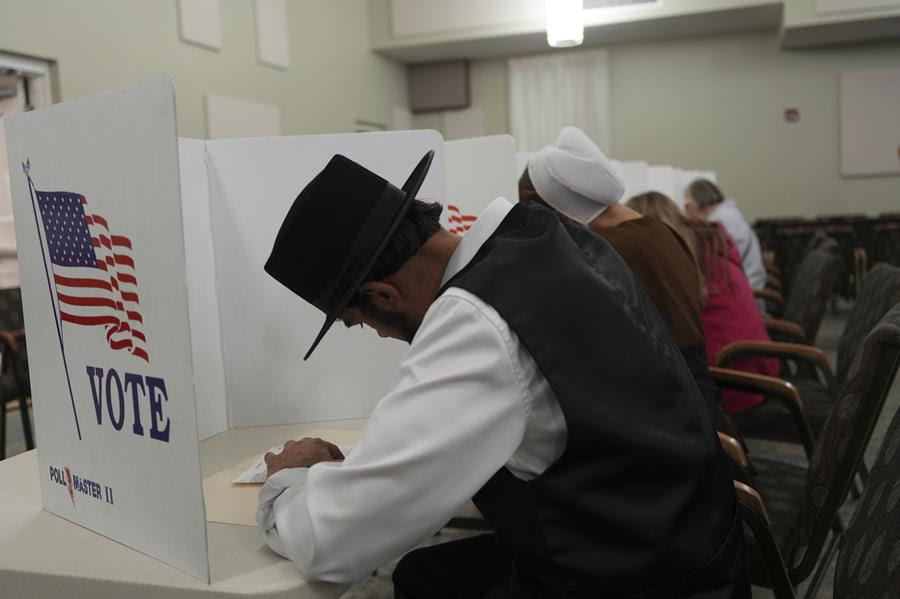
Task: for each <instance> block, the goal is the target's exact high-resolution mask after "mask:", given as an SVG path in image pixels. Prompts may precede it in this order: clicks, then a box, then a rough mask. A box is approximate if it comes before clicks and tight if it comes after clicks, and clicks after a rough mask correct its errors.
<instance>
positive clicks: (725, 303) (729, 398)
mask: <svg viewBox="0 0 900 599" xmlns="http://www.w3.org/2000/svg"><path fill="white" fill-rule="evenodd" d="M628 207H629V208H632V209H634V210H636V211H638V212H640V213H641V214H643V215H645V216H652V217H654V218H657V219H659V220H661V221H662V222H664V223H666V224H667V225H669V226H670V227H672V228H673V229H674V230H675V231H676V232H677V233H678V234H679V235H681V237H682V238H683V239H684V240H685V241H686V242H687V243H688V246H689V247H690V248H691V250H692V251H693V253H694V256H696V258H697V268H698V270H699V272H700V276H701V278H702V279H703V281H704V285H705V294H704V303H703V311H702V313H701V320H702V322H703V336H704V337H705V338H706V352H707V354H708V355H709V358H710V365H712V361H713V359H714V358H715V356H716V354H718V353H719V350H721V349H722V348H723V347H725V346H726V345H728V344H729V343H732V342H734V341H769V334H768V332H767V331H766V325H765V324H763V319H762V314H761V313H760V311H759V309H758V308H757V305H756V300H755V299H754V297H753V290H752V289H750V283H748V282H747V277H746V276H744V269H743V268H741V257H740V255H739V254H738V251H737V248H735V247H734V243H733V242H732V241H731V237H729V236H728V233H726V232H725V230H724V229H723V228H722V225H720V224H718V223H712V224H706V223H702V222H699V221H691V220H690V219H688V218H687V217H686V216H685V215H684V214H682V212H681V210H679V209H678V206H677V205H676V204H675V202H673V201H672V200H671V199H670V198H669V197H667V196H665V195H663V194H661V193H658V192H655V191H651V192H649V193H645V194H641V195H638V196H635V197H633V198H631V199H630V200H628ZM731 367H732V368H736V369H738V370H743V371H746V372H753V373H757V374H764V375H767V376H777V375H778V372H779V370H780V366H779V363H778V360H777V359H776V358H758V357H748V358H738V359H737V360H735V361H734V362H733V363H732V364H731ZM762 401H763V397H762V395H759V394H757V393H744V392H742V391H734V390H731V389H725V390H723V391H722V403H723V404H724V406H725V411H726V412H728V413H729V414H737V413H738V412H743V411H744V410H747V409H749V408H752V407H753V406H755V405H757V404H759V403H762Z"/></svg>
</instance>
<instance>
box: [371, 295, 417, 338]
mask: <svg viewBox="0 0 900 599" xmlns="http://www.w3.org/2000/svg"><path fill="white" fill-rule="evenodd" d="M360 309H361V310H362V311H363V313H364V314H366V316H371V317H372V318H374V319H375V320H377V321H378V322H380V323H381V324H382V325H384V326H386V327H390V328H392V329H394V330H395V331H397V332H398V333H400V336H401V339H402V340H403V341H406V342H407V343H412V340H413V337H415V336H416V331H418V330H419V325H420V324H422V323H420V322H416V321H415V320H413V318H412V317H411V316H409V315H408V314H406V313H404V312H392V311H390V310H383V309H381V308H379V307H378V306H375V305H373V304H372V303H370V302H367V301H363V303H362V305H361V306H360Z"/></svg>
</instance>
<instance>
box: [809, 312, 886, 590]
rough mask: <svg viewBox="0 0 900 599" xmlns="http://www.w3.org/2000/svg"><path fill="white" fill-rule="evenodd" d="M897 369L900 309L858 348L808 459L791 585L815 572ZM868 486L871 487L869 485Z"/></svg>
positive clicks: (876, 326)
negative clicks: (801, 544)
mask: <svg viewBox="0 0 900 599" xmlns="http://www.w3.org/2000/svg"><path fill="white" fill-rule="evenodd" d="M898 366H900V304H897V305H895V306H894V307H893V308H891V310H890V311H888V313H887V314H885V315H884V316H883V317H882V319H881V320H880V321H879V322H878V324H877V325H875V327H874V328H873V329H872V331H871V332H870V333H869V334H868V335H867V336H866V339H865V341H864V342H863V346H862V351H860V352H859V355H857V356H856V359H855V360H854V361H853V364H852V366H851V367H850V372H849V374H848V375H847V378H846V380H845V381H844V382H843V384H842V385H841V390H840V392H839V393H838V398H837V400H836V401H835V403H834V405H833V406H832V408H831V412H830V413H829V415H828V420H826V422H825V426H824V427H823V428H822V432H821V433H820V434H819V438H818V440H817V441H816V448H815V450H814V451H813V454H812V456H811V457H810V463H809V473H808V475H807V481H806V497H805V502H804V506H803V515H802V519H801V525H802V527H803V532H804V533H805V535H804V536H805V537H806V539H807V549H806V551H804V553H803V557H802V559H801V561H800V563H798V564H797V565H796V567H795V570H796V573H795V574H794V575H792V576H791V578H792V579H794V580H803V579H805V578H806V576H808V575H809V573H810V572H812V570H813V569H814V568H815V565H816V561H817V560H818V557H819V554H820V552H821V549H822V546H823V545H824V544H825V540H826V538H827V536H828V532H829V530H831V527H832V524H833V523H834V518H835V516H836V515H837V512H838V510H839V509H840V507H841V505H842V504H843V503H844V499H845V498H846V496H847V491H848V490H849V488H850V483H851V481H852V480H853V477H854V476H855V474H856V472H857V471H858V470H859V464H860V462H861V460H862V456H863V452H864V451H865V449H866V445H868V443H869V439H870V438H871V437H872V430H873V429H874V427H875V423H876V422H877V420H878V415H879V414H880V413H881V410H882V408H883V406H884V401H885V399H886V398H887V395H888V392H889V391H890V388H891V384H892V383H893V381H894V376H895V375H896V373H897V367H898ZM870 484H871V483H870Z"/></svg>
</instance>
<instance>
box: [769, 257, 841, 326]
mask: <svg viewBox="0 0 900 599" xmlns="http://www.w3.org/2000/svg"><path fill="white" fill-rule="evenodd" d="M840 267H841V261H840V259H839V258H838V257H836V256H835V255H834V254H831V253H829V252H824V251H821V250H813V251H811V252H807V254H806V256H805V257H804V258H803V262H801V263H800V266H799V267H798V268H797V273H796V275H794V278H793V279H792V281H791V287H790V292H789V293H788V296H787V298H786V299H785V302H784V310H783V311H782V313H781V318H783V319H785V320H790V321H792V322H796V323H797V324H799V325H800V326H801V327H803V331H804V332H805V333H806V340H807V343H815V340H816V336H817V335H818V334H819V326H820V325H821V324H822V319H823V318H825V310H826V309H827V308H828V300H829V299H831V293H832V291H833V290H834V283H835V281H836V279H837V275H838V270H839V269H840Z"/></svg>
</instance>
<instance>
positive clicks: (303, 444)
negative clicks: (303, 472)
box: [264, 438, 344, 476]
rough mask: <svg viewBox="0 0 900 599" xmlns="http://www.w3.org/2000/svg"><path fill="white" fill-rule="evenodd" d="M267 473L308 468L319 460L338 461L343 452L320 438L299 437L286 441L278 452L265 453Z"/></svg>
mask: <svg viewBox="0 0 900 599" xmlns="http://www.w3.org/2000/svg"><path fill="white" fill-rule="evenodd" d="M264 459H265V460H266V467H267V468H266V469H267V471H268V475H269V476H272V475H273V474H275V473H276V472H278V471H279V470H283V469H285V468H309V467H310V466H312V465H313V464H318V463H319V462H340V461H341V460H343V459H344V454H343V453H341V450H340V449H338V446H337V445H335V444H334V443H329V442H328V441H323V440H322V439H309V438H307V439H300V440H299V441H288V442H287V443H285V444H284V449H283V450H282V452H281V453H279V454H274V453H272V452H269V453H267V454H266V455H265V458H264Z"/></svg>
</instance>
